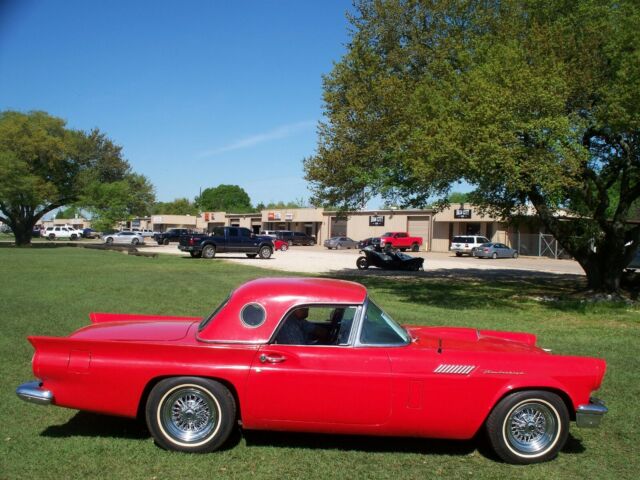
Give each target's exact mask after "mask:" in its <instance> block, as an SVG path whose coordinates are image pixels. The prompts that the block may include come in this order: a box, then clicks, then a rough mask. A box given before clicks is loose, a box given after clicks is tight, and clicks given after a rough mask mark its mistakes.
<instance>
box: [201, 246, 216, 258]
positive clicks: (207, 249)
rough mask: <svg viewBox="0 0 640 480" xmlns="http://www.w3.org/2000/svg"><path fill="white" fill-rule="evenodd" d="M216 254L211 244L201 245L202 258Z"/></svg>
mask: <svg viewBox="0 0 640 480" xmlns="http://www.w3.org/2000/svg"><path fill="white" fill-rule="evenodd" d="M215 256H216V247H214V246H213V245H205V246H204V247H202V258H213V257H215Z"/></svg>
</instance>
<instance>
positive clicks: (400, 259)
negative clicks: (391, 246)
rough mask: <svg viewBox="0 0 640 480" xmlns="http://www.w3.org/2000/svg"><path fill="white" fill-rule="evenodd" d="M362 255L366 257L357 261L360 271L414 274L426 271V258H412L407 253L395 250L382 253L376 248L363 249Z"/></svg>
mask: <svg viewBox="0 0 640 480" xmlns="http://www.w3.org/2000/svg"><path fill="white" fill-rule="evenodd" d="M360 253H364V256H362V257H358V259H357V260H356V267H358V270H366V269H367V268H369V267H378V268H382V269H384V270H410V271H413V272H416V271H418V270H424V266H423V264H424V258H419V257H412V256H411V255H407V254H406V253H402V252H398V251H393V250H385V251H381V250H379V249H375V248H374V247H366V248H363V249H362V250H361V251H360Z"/></svg>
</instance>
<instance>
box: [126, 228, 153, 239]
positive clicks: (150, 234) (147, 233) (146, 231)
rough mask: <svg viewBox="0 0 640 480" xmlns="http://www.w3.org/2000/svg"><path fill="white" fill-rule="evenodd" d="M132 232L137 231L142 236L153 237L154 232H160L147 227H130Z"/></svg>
mask: <svg viewBox="0 0 640 480" xmlns="http://www.w3.org/2000/svg"><path fill="white" fill-rule="evenodd" d="M131 231H132V232H136V233H139V234H140V235H142V236H143V237H144V238H153V236H154V235H155V234H156V233H160V232H154V231H153V230H150V229H148V228H132V229H131Z"/></svg>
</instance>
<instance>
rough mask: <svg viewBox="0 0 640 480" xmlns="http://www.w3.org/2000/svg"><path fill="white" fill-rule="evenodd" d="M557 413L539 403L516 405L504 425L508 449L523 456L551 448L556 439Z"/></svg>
mask: <svg viewBox="0 0 640 480" xmlns="http://www.w3.org/2000/svg"><path fill="white" fill-rule="evenodd" d="M557 418H558V413H557V412H556V411H555V409H553V407H552V406H551V405H547V404H546V403H542V402H540V401H530V402H523V403H521V404H518V405H516V406H515V407H514V408H513V409H512V410H511V412H510V413H509V415H508V416H507V418H506V421H505V423H504V435H505V438H506V440H507V443H508V444H509V446H510V448H512V449H514V450H515V451H516V453H520V454H524V455H532V456H535V455H538V454H541V453H544V452H545V451H547V450H548V449H549V448H551V447H553V445H554V443H555V442H556V441H557V439H558V421H557Z"/></svg>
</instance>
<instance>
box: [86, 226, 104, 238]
mask: <svg viewBox="0 0 640 480" xmlns="http://www.w3.org/2000/svg"><path fill="white" fill-rule="evenodd" d="M82 236H83V237H84V238H100V232H96V231H95V230H93V229H92V228H85V229H84V230H82Z"/></svg>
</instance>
